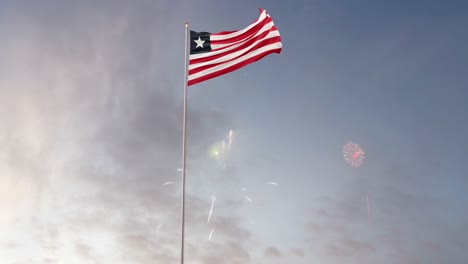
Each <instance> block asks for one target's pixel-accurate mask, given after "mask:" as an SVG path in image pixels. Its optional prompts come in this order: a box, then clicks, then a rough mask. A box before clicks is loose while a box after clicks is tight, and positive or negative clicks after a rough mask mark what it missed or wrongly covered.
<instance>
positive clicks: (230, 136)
mask: <svg viewBox="0 0 468 264" xmlns="http://www.w3.org/2000/svg"><path fill="white" fill-rule="evenodd" d="M232 136H233V131H232V129H231V130H229V134H228V135H227V140H228V146H227V148H228V150H229V149H230V148H231V143H232Z"/></svg>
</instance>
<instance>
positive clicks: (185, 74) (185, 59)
mask: <svg viewBox="0 0 468 264" xmlns="http://www.w3.org/2000/svg"><path fill="white" fill-rule="evenodd" d="M188 28H189V25H188V23H187V22H185V56H184V116H183V125H182V221H181V230H182V232H181V233H182V240H181V249H180V250H181V254H180V263H181V264H184V231H185V144H186V139H185V138H186V136H185V135H186V127H185V126H186V123H187V35H188Z"/></svg>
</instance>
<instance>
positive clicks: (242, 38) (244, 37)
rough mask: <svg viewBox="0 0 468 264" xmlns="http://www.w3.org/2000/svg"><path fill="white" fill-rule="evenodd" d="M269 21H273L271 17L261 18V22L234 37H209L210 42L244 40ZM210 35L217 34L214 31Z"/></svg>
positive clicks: (213, 43) (220, 42)
mask: <svg viewBox="0 0 468 264" xmlns="http://www.w3.org/2000/svg"><path fill="white" fill-rule="evenodd" d="M271 21H273V20H272V19H271V17H266V18H265V19H263V21H262V22H260V23H258V24H257V25H255V26H254V27H252V28H251V29H249V30H247V31H246V32H244V33H242V34H240V35H239V36H235V37H232V38H227V39H223V40H211V39H210V41H211V44H212V45H219V44H229V43H233V42H238V41H242V40H244V39H246V38H249V37H251V36H253V35H255V34H256V33H257V32H258V31H260V29H262V28H263V26H265V25H266V24H268V23H270V22H271ZM211 35H212V36H213V35H217V34H216V33H215V34H211Z"/></svg>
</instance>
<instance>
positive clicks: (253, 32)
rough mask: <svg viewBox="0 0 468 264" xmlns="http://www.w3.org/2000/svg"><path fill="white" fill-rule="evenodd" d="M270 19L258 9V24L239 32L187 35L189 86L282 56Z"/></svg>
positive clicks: (275, 30) (278, 36)
mask: <svg viewBox="0 0 468 264" xmlns="http://www.w3.org/2000/svg"><path fill="white" fill-rule="evenodd" d="M281 47H282V44H281V37H280V34H279V31H278V29H277V28H276V27H275V25H274V24H273V19H272V18H271V17H270V15H268V13H267V12H266V11H265V10H262V9H260V17H259V18H258V19H257V21H255V22H253V23H252V24H250V25H249V26H248V27H246V28H244V29H242V30H236V31H223V32H219V33H209V32H195V31H190V57H189V72H188V85H189V86H190V85H193V84H196V83H199V82H203V81H206V80H209V79H212V78H215V77H218V76H220V75H223V74H226V73H229V72H232V71H235V70H237V69H240V68H242V67H244V66H246V65H248V64H250V63H252V62H255V61H258V60H260V59H261V58H263V57H265V56H266V55H268V54H270V53H278V54H279V53H281Z"/></svg>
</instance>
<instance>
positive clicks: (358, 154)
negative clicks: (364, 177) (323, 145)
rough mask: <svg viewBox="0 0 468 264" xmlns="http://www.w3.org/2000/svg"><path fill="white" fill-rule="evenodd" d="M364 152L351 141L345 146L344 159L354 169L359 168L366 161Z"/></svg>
mask: <svg viewBox="0 0 468 264" xmlns="http://www.w3.org/2000/svg"><path fill="white" fill-rule="evenodd" d="M364 154H365V153H364V151H363V150H362V149H361V147H359V145H358V144H356V143H354V142H352V141H349V142H347V143H346V144H345V145H344V146H343V157H344V159H345V161H346V162H347V163H349V164H351V166H353V167H359V166H361V165H362V162H363V161H364Z"/></svg>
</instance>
